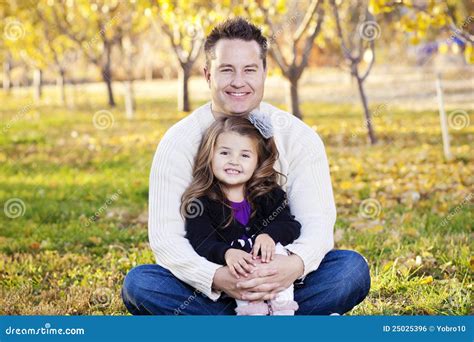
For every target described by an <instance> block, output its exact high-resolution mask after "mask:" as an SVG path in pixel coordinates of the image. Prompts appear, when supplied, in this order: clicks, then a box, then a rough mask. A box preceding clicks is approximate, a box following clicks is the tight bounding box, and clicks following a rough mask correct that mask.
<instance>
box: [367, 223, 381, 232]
mask: <svg viewBox="0 0 474 342" xmlns="http://www.w3.org/2000/svg"><path fill="white" fill-rule="evenodd" d="M367 231H368V232H370V233H373V234H377V233H380V232H381V231H383V226H382V225H381V224H377V225H375V226H373V227H370V228H367Z"/></svg>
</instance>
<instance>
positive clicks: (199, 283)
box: [148, 127, 222, 301]
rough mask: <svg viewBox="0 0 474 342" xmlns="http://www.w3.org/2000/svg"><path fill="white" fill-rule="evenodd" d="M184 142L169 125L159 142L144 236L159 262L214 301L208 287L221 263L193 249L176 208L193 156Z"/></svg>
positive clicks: (215, 294) (180, 133) (185, 138)
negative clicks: (214, 261)
mask: <svg viewBox="0 0 474 342" xmlns="http://www.w3.org/2000/svg"><path fill="white" fill-rule="evenodd" d="M187 134H189V132H188V133H187ZM188 141H189V137H188V136H187V135H186V132H184V131H183V130H181V131H179V130H176V129H173V127H172V128H171V129H170V130H169V131H168V132H167V133H166V134H165V136H164V137H163V138H162V139H161V141H160V144H159V146H158V149H157V151H156V153H155V157H154V159H153V164H152V167H151V174H150V193H149V209H148V210H149V221H148V237H149V241H150V246H151V249H152V251H153V254H154V255H155V258H156V262H157V263H158V264H159V265H161V266H162V267H165V268H166V269H168V270H169V271H170V272H171V273H173V275H174V276H176V277H177V278H178V279H180V280H182V281H183V282H185V283H187V284H189V285H190V286H192V287H194V288H196V289H197V290H199V291H200V292H202V293H203V294H204V295H206V296H207V297H209V298H210V299H211V300H213V301H216V300H217V299H218V298H219V297H220V295H221V293H220V292H217V291H214V290H213V289H212V282H213V278H214V274H215V272H216V270H217V269H218V268H220V267H222V266H221V265H218V264H215V263H212V262H210V261H208V260H206V259H205V258H203V257H201V256H199V255H198V254H197V253H196V252H195V251H194V249H193V247H192V246H191V244H190V243H189V240H188V239H186V237H185V234H186V231H185V227H184V220H183V218H182V217H181V215H180V211H179V208H180V204H181V196H182V194H183V193H184V191H185V189H186V187H187V186H188V185H189V183H190V181H191V179H192V165H193V163H194V155H193V153H192V152H191V151H192V147H191V146H189V145H190V144H189V143H188Z"/></svg>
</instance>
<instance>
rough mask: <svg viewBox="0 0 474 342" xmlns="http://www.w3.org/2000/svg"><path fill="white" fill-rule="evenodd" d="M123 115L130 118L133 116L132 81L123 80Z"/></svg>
mask: <svg viewBox="0 0 474 342" xmlns="http://www.w3.org/2000/svg"><path fill="white" fill-rule="evenodd" d="M124 87H125V96H124V97H125V116H126V117H127V119H129V120H131V119H133V116H134V110H135V103H134V100H133V83H132V81H130V80H129V81H125V82H124Z"/></svg>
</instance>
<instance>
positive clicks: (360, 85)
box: [353, 67, 377, 145]
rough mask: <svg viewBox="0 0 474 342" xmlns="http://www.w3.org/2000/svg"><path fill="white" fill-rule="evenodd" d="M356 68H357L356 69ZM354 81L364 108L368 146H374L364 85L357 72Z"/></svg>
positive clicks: (372, 129)
mask: <svg viewBox="0 0 474 342" xmlns="http://www.w3.org/2000/svg"><path fill="white" fill-rule="evenodd" d="M356 68H357V67H356ZM353 75H354V77H355V79H356V80H357V86H358V88H359V95H360V99H361V101H362V106H363V107H364V114H365V123H366V125H367V133H368V135H369V139H370V144H371V145H375V144H376V143H377V139H376V138H375V133H374V128H373V127H372V116H371V114H370V111H369V106H368V104H367V97H366V96H365V92H364V84H363V81H362V79H361V78H360V76H359V72H358V71H357V69H356V71H355V72H353Z"/></svg>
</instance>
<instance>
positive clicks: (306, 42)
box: [257, 0, 324, 119]
mask: <svg viewBox="0 0 474 342" xmlns="http://www.w3.org/2000/svg"><path fill="white" fill-rule="evenodd" d="M323 3H324V1H323V0H312V1H311V3H310V4H309V6H308V8H307V10H306V9H305V15H304V17H303V20H301V22H300V23H299V25H297V27H296V30H295V31H294V33H293V35H292V37H291V38H290V46H289V50H290V53H289V56H288V57H286V56H285V50H284V48H283V45H282V44H281V42H280V41H279V36H280V33H281V32H282V30H279V29H278V28H277V26H276V23H275V22H274V21H273V20H272V18H273V17H274V16H273V15H271V14H270V11H271V8H268V7H265V6H264V5H263V2H262V1H257V4H258V8H259V9H260V10H261V12H262V14H263V19H264V22H265V24H266V25H267V27H268V29H269V31H270V45H269V54H270V56H271V57H272V58H273V60H274V61H275V62H276V63H277V65H278V67H279V68H280V69H281V71H282V73H283V76H284V77H285V78H286V79H287V80H288V83H289V90H288V95H287V104H288V109H289V110H290V111H291V112H292V113H293V115H295V116H296V117H298V118H300V119H301V118H302V113H301V111H300V107H299V96H298V81H299V80H300V78H301V75H302V74H303V71H304V70H305V68H306V67H307V66H308V60H309V56H310V54H311V50H312V48H313V45H314V41H315V39H316V37H317V36H318V34H319V33H320V31H321V26H322V23H323V19H324V8H323ZM289 16H290V20H293V18H291V14H289ZM293 17H294V16H293ZM294 21H296V20H294ZM293 24H296V23H295V22H294V23H293ZM300 42H302V49H299V47H300V44H299V43H300Z"/></svg>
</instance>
